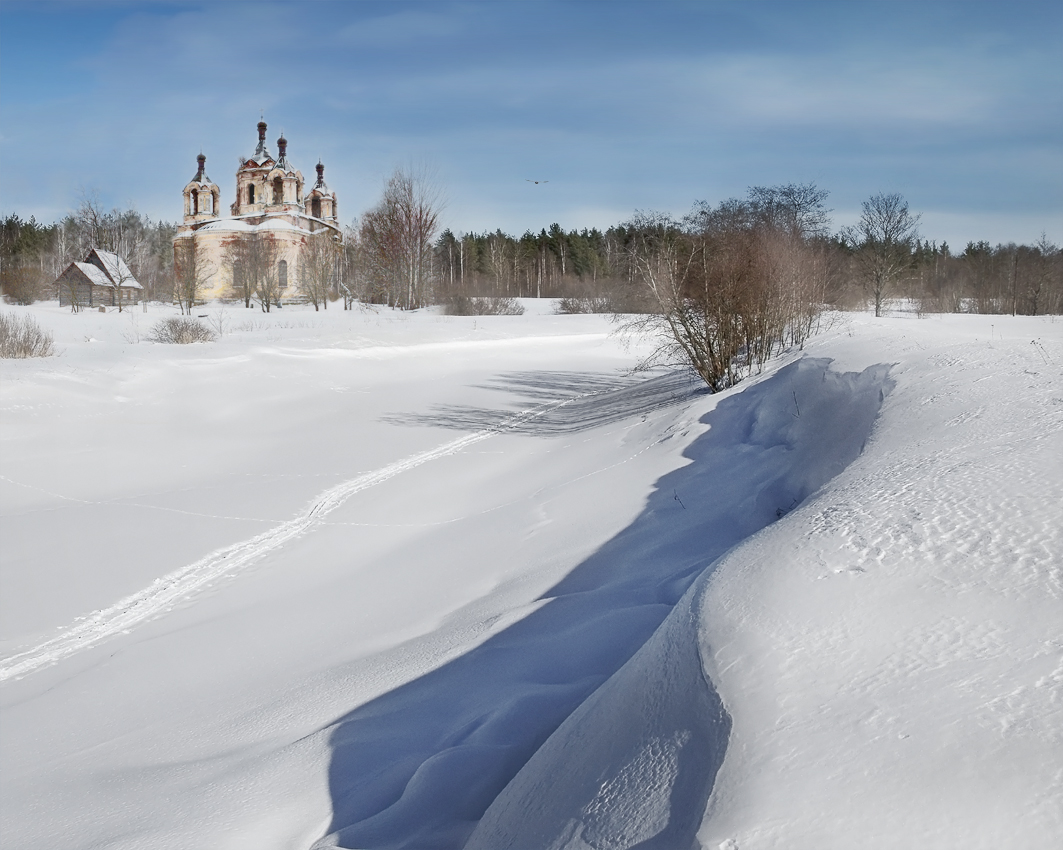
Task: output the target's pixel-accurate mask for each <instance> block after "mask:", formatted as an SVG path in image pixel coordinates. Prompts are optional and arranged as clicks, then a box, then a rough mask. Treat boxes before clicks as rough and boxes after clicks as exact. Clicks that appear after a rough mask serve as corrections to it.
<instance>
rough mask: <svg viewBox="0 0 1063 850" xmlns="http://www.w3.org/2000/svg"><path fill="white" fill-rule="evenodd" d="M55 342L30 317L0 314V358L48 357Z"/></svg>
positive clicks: (53, 351) (53, 349)
mask: <svg viewBox="0 0 1063 850" xmlns="http://www.w3.org/2000/svg"><path fill="white" fill-rule="evenodd" d="M53 353H55V340H53V339H52V335H51V334H50V333H49V332H48V331H46V330H44V329H43V328H41V326H40V325H38V324H37V323H36V322H35V321H33V318H32V317H31V316H21V317H19V316H13V315H10V314H8V313H0V357H50V356H51V355H52V354H53Z"/></svg>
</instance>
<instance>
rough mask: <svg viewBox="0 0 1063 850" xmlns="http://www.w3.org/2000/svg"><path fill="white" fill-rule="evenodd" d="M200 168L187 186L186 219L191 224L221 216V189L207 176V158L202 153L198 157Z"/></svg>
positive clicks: (185, 221) (185, 192) (186, 222)
mask: <svg viewBox="0 0 1063 850" xmlns="http://www.w3.org/2000/svg"><path fill="white" fill-rule="evenodd" d="M196 162H197V163H199V170H198V171H196V176H195V177H193V178H192V179H191V180H190V181H189V182H188V185H187V186H185V190H184V196H185V219H184V223H185V224H189V225H197V224H202V223H203V222H206V221H211V220H213V219H216V218H218V217H220V216H221V210H220V209H219V206H220V203H221V191H220V190H219V189H218V187H217V185H216V184H215V183H214V182H213V181H212V180H211V179H210V178H209V177H208V176H207V172H206V165H207V158H206V157H205V156H204V155H203V154H200V155H199V156H197V157H196Z"/></svg>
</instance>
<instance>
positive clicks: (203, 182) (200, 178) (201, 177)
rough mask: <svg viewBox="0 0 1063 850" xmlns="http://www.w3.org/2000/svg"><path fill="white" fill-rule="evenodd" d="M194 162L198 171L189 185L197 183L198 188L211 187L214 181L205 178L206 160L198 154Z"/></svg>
mask: <svg viewBox="0 0 1063 850" xmlns="http://www.w3.org/2000/svg"><path fill="white" fill-rule="evenodd" d="M196 161H197V162H198V163H199V170H198V171H197V172H196V173H195V175H194V176H193V177H192V179H191V180H189V181H188V182H189V183H198V184H199V185H200V186H213V185H214V181H213V180H211V179H210V178H209V177H208V176H207V172H206V164H207V158H206V157H205V156H203V154H200V155H199V156H197V157H196Z"/></svg>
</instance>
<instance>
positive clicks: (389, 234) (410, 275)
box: [359, 168, 443, 309]
mask: <svg viewBox="0 0 1063 850" xmlns="http://www.w3.org/2000/svg"><path fill="white" fill-rule="evenodd" d="M442 206H443V202H442V191H441V189H440V188H439V185H438V184H437V182H436V180H435V179H434V176H433V175H432V174H431V173H430V172H428V171H427V170H426V169H425V168H405V169H404V168H399V169H396V170H395V172H394V173H393V174H392V175H391V177H389V178H388V180H387V182H386V183H385V185H384V196H383V198H382V199H381V201H380V203H378V204H377V206H376V207H374V208H373V209H372V210H370V211H369V212H368V213H366V214H365V215H364V216H363V217H362V222H361V227H360V228H359V241H360V244H361V248H362V250H361V260H362V263H363V268H364V271H365V273H366V275H367V277H368V278H369V279H370V281H371V283H372V285H373V288H374V289H376V290H377V291H378V292H381V293H382V294H384V296H385V298H386V300H387V302H388V303H389V304H392V305H398V306H400V307H403V308H406V309H412V308H414V307H420V306H423V305H424V304H426V303H428V300H429V298H430V297H431V291H430V289H431V278H432V242H433V240H434V238H435V235H436V231H437V230H438V228H439V214H440V211H441V209H442Z"/></svg>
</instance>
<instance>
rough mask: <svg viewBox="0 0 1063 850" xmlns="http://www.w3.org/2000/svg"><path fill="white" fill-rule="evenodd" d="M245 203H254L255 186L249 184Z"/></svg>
mask: <svg viewBox="0 0 1063 850" xmlns="http://www.w3.org/2000/svg"><path fill="white" fill-rule="evenodd" d="M247 202H248V203H249V204H253V203H254V202H255V184H254V183H251V184H249V185H248V187H247Z"/></svg>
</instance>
